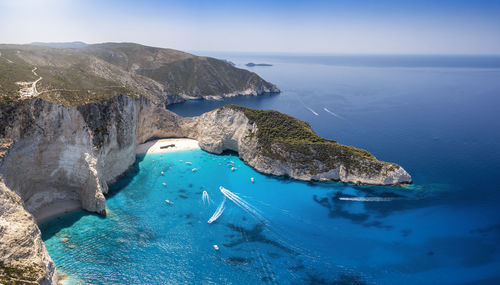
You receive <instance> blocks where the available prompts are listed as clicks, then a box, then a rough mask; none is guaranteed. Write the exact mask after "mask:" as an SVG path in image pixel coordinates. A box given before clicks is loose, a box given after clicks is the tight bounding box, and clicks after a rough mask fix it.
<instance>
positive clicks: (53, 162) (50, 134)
mask: <svg viewBox="0 0 500 285" xmlns="http://www.w3.org/2000/svg"><path fill="white" fill-rule="evenodd" d="M162 137H187V138H193V139H197V140H198V141H199V145H200V147H201V148H202V149H204V150H206V151H208V152H212V153H222V152H223V151H225V150H232V151H236V152H238V153H239V155H240V157H241V158H242V159H243V160H244V161H245V162H246V163H248V164H249V165H250V166H252V167H254V168H255V169H256V170H258V171H260V172H263V173H266V174H272V175H280V176H289V177H292V178H294V179H299V180H318V181H342V182H348V183H357V184H376V185H399V184H405V183H411V177H410V175H409V174H408V173H407V172H406V171H405V170H404V169H403V168H402V167H401V166H399V165H396V164H393V163H387V162H381V161H378V160H377V159H375V157H373V155H371V154H370V153H368V152H366V151H364V150H360V149H356V148H354V147H349V146H343V145H340V144H338V143H337V142H335V141H332V140H327V139H323V138H321V137H319V136H317V135H316V134H315V133H314V131H313V130H312V129H311V127H310V126H309V125H308V124H307V123H305V122H302V121H300V120H297V119H295V118H293V117H290V116H288V115H284V114H281V113H279V112H275V111H258V110H252V109H248V108H244V107H239V106H234V105H228V106H224V107H221V108H219V109H216V110H213V111H211V112H208V113H205V114H203V115H201V116H199V117H193V118H182V117H180V116H178V115H176V114H174V113H172V112H170V111H168V110H166V109H165V108H164V106H163V104H157V103H154V102H152V101H150V100H148V99H147V98H144V97H139V98H135V99H134V98H130V97H127V96H123V95H119V96H115V97H113V98H111V99H108V100H105V101H102V102H95V103H88V104H84V105H78V106H62V105H59V104H57V103H53V102H49V101H45V100H42V99H38V98H31V99H27V100H20V101H13V102H2V103H0V139H1V140H0V179H1V185H0V202H1V203H0V241H1V243H0V258H1V259H0V260H2V263H1V264H0V266H3V267H0V274H3V275H0V277H1V276H3V277H1V278H17V279H19V280H32V281H33V280H35V281H34V282H40V283H47V284H50V283H54V282H55V280H56V278H57V276H56V273H55V267H54V264H53V262H52V260H51V259H50V257H49V256H48V254H47V252H46V250H45V248H44V246H43V242H42V241H41V237H40V232H39V230H38V228H37V227H36V224H35V219H34V218H36V219H39V218H43V217H44V216H45V215H47V212H51V211H52V213H51V214H55V213H57V211H60V212H61V211H64V210H65V209H63V208H58V207H59V206H61V205H66V206H67V205H73V206H74V207H75V208H83V209H86V210H88V211H91V212H97V213H102V214H105V209H106V206H105V196H104V195H105V194H106V193H107V192H108V184H109V183H111V182H113V181H114V180H115V179H116V178H117V177H118V176H119V175H121V174H122V173H124V172H125V171H126V170H127V169H128V168H129V167H130V165H132V164H133V163H134V161H135V151H136V147H137V144H138V143H143V142H145V141H147V140H149V139H152V138H162ZM33 217H34V218H33ZM19 241H22V242H20V243H19ZM2 270H3V271H2ZM2 272H3V273H2ZM23 272H24V273H26V274H27V275H23V274H24V273H23ZM21 273H22V274H21ZM19 274H21V275H19ZM5 276H7V277H5ZM2 280H3V279H0V281H2ZM5 280H10V279H5Z"/></svg>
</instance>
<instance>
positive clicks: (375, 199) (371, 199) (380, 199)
mask: <svg viewBox="0 0 500 285" xmlns="http://www.w3.org/2000/svg"><path fill="white" fill-rule="evenodd" d="M396 199H398V198H397V197H340V198H339V200H342V201H357V202H389V201H393V200H396Z"/></svg>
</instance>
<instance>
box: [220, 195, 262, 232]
mask: <svg viewBox="0 0 500 285" xmlns="http://www.w3.org/2000/svg"><path fill="white" fill-rule="evenodd" d="M219 189H220V192H221V193H222V194H223V195H224V196H225V197H227V198H228V199H229V200H231V201H233V202H234V203H235V204H236V205H238V206H239V207H240V208H242V209H243V210H245V211H246V212H248V213H249V214H250V215H252V216H253V217H255V218H256V219H258V220H260V221H261V222H264V223H266V224H267V221H266V219H264V217H263V216H262V215H261V214H260V213H259V211H258V210H257V209H255V208H254V207H253V206H252V205H250V204H248V203H247V202H246V201H245V200H243V199H241V198H240V196H238V195H236V194H234V193H233V192H231V191H229V190H227V189H226V188H224V187H222V186H220V187H219Z"/></svg>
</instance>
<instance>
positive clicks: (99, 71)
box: [0, 43, 279, 106]
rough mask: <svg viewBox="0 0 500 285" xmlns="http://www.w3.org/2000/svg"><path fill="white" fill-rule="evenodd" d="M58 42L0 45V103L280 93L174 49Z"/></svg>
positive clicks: (215, 61) (218, 63) (171, 99)
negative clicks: (36, 99) (119, 96)
mask: <svg viewBox="0 0 500 285" xmlns="http://www.w3.org/2000/svg"><path fill="white" fill-rule="evenodd" d="M62 46H63V47H59V46H57V47H55V45H54V44H48V46H47V45H42V44H40V43H35V44H34V45H0V101H15V100H19V99H23V98H30V97H33V96H37V97H40V98H42V99H44V100H47V101H50V102H54V103H58V104H62V105H65V106H73V105H82V104H86V103H89V102H99V101H103V100H106V99H109V98H111V97H113V96H115V95H117V94H123V95H127V96H130V97H133V98H136V97H138V96H144V97H147V98H149V99H150V100H152V101H154V102H156V103H167V104H168V103H172V102H179V101H183V100H186V99H194V98H196V99H201V98H213V97H226V96H235V95H259V94H262V93H267V92H279V89H278V88H277V87H276V86H274V85H273V84H271V83H268V82H266V81H264V80H263V79H262V78H260V77H259V76H258V75H256V74H255V73H252V72H249V71H247V70H243V69H238V68H235V67H233V66H232V65H231V64H229V63H227V62H225V61H223V60H218V59H214V58H209V57H199V56H195V55H192V54H188V53H185V52H181V51H177V50H172V49H163V48H155V47H148V46H143V45H139V44H133V43H105V44H95V45H79V48H66V46H67V45H62ZM37 80H38V81H37Z"/></svg>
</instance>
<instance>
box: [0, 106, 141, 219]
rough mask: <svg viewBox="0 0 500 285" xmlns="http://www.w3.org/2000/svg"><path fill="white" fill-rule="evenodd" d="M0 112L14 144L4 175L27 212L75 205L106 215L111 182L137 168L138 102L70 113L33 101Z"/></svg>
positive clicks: (72, 109)
mask: <svg viewBox="0 0 500 285" xmlns="http://www.w3.org/2000/svg"><path fill="white" fill-rule="evenodd" d="M6 105H7V106H6ZM11 105H13V106H11ZM0 108H1V110H2V112H1V113H0V114H1V115H0V121H1V122H2V126H1V127H0V133H1V134H3V136H4V137H7V138H9V139H11V140H13V141H14V143H13V144H12V146H11V147H10V150H9V155H8V156H7V157H5V158H4V161H3V163H2V166H1V168H0V175H1V176H2V177H3V178H4V181H5V184H6V185H7V186H8V187H9V188H10V189H12V190H13V191H14V192H16V193H17V194H19V195H20V196H21V198H22V199H23V201H24V204H25V207H26V209H27V210H28V211H29V212H31V213H35V214H36V213H37V211H39V210H41V209H43V207H44V206H46V205H50V204H52V203H54V202H58V201H66V200H73V201H79V202H81V207H82V208H84V209H86V210H89V211H92V212H100V213H104V211H105V199H104V195H103V194H105V193H107V191H108V186H107V183H108V182H111V181H113V180H114V179H116V177H117V176H118V175H120V174H122V173H123V172H124V171H125V170H126V169H127V168H128V167H129V166H130V165H132V164H133V163H134V159H135V158H134V157H135V147H136V123H135V121H136V118H137V110H136V104H135V102H134V101H133V100H131V99H129V98H127V97H124V96H117V97H115V98H113V99H112V100H109V101H106V102H103V103H91V104H87V105H84V106H80V107H70V108H67V107H63V106H61V105H57V104H53V103H49V102H46V101H43V100H39V99H33V100H25V101H19V102H11V103H3V104H2V106H0ZM7 110H8V111H7Z"/></svg>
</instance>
